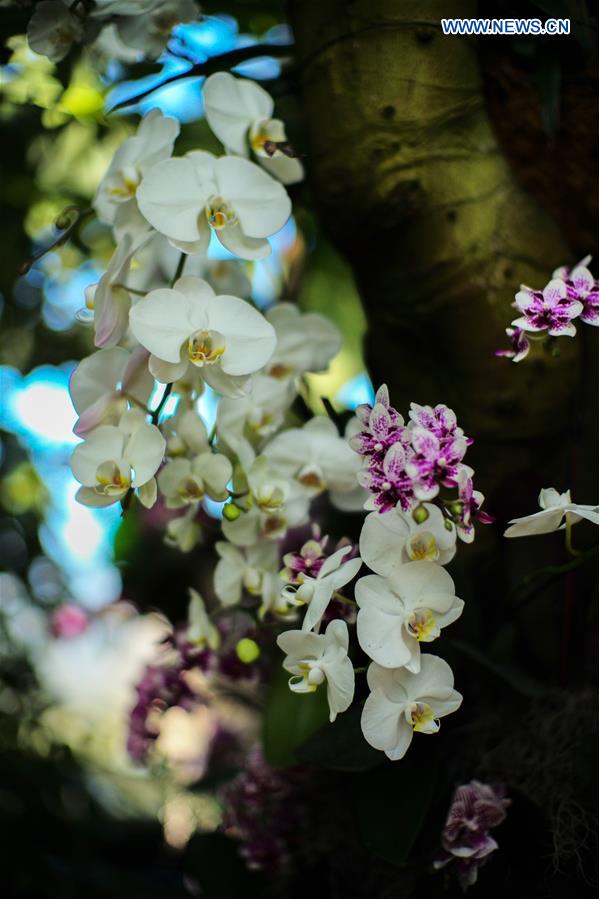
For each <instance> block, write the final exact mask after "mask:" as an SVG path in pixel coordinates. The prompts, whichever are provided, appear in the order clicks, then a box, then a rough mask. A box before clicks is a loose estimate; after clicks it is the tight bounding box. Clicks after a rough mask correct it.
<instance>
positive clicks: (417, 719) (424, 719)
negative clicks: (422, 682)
mask: <svg viewBox="0 0 599 899" xmlns="http://www.w3.org/2000/svg"><path fill="white" fill-rule="evenodd" d="M434 720H435V715H434V712H433V710H432V709H431V707H430V705H427V704H426V703H425V702H415V703H414V704H413V706H412V709H411V713H410V724H411V725H412V727H413V728H414V730H415V731H423V730H426V729H427V725H428V724H430V722H431V721H434Z"/></svg>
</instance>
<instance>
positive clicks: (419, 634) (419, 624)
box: [406, 609, 439, 643]
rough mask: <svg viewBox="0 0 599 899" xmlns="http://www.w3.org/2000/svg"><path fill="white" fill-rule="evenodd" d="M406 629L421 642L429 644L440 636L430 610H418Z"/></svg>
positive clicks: (409, 620) (411, 616)
mask: <svg viewBox="0 0 599 899" xmlns="http://www.w3.org/2000/svg"><path fill="white" fill-rule="evenodd" d="M406 628H407V630H408V633H409V634H411V636H412V637H416V639H417V640H418V641H419V642H425V643H428V642H430V641H431V640H434V639H435V637H436V636H438V634H439V629H438V627H437V625H436V622H435V618H434V616H433V613H432V612H431V611H430V609H416V610H415V611H414V612H412V614H411V615H410V617H409V618H408V620H407V621H406Z"/></svg>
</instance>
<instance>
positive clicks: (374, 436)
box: [350, 385, 492, 542]
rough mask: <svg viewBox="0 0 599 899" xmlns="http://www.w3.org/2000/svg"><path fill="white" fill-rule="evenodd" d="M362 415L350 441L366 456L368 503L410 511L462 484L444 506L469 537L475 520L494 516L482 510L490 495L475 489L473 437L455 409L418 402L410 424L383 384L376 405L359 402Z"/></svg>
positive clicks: (379, 508) (385, 509)
mask: <svg viewBox="0 0 599 899" xmlns="http://www.w3.org/2000/svg"><path fill="white" fill-rule="evenodd" d="M356 415H357V417H358V420H359V421H360V423H361V424H362V426H363V429H362V430H361V431H360V432H359V433H357V434H356V435H355V436H354V437H352V438H351V440H350V445H351V446H352V448H353V449H354V450H355V451H356V452H357V453H359V454H360V455H361V456H363V457H364V468H363V469H362V471H361V472H360V474H359V476H358V479H359V481H360V484H361V485H362V486H363V487H366V489H367V490H369V491H370V493H371V494H372V497H371V499H370V500H368V501H367V504H366V508H369V509H373V510H375V511H377V512H388V511H390V510H391V509H393V508H395V507H397V508H398V509H401V511H403V512H409V511H412V510H413V509H415V508H416V507H417V506H418V505H419V504H420V503H422V502H430V501H431V500H434V499H435V498H436V497H437V496H438V494H439V492H440V490H441V488H442V487H443V488H448V489H455V488H457V489H458V491H459V494H458V498H457V499H456V500H454V501H451V502H450V501H444V502H443V507H444V511H445V514H446V515H447V517H448V518H450V519H451V520H452V521H454V522H455V524H456V526H457V528H458V533H459V534H460V536H461V538H462V539H463V540H466V541H467V542H470V541H471V540H472V539H473V536H474V531H473V520H474V519H478V520H480V521H482V522H484V523H489V522H490V521H492V518H491V517H490V516H489V515H486V514H485V513H483V512H479V508H480V505H481V503H482V501H483V499H484V497H483V496H482V494H481V493H479V492H478V491H475V490H474V489H473V486H472V474H473V471H472V469H471V468H470V467H469V466H467V465H465V464H464V463H463V459H464V456H465V454H466V450H467V449H468V447H469V446H470V444H471V443H472V440H471V439H470V438H469V437H466V436H465V435H464V432H463V430H462V429H461V428H460V427H458V424H457V421H456V416H455V413H454V412H453V411H452V410H451V409H449V408H448V407H447V406H445V405H443V404H439V405H437V406H435V407H434V408H432V407H431V406H419V405H418V404H417V403H412V404H411V408H410V414H409V418H410V420H409V422H408V423H407V424H406V423H405V422H404V419H403V417H402V416H401V415H400V414H399V412H397V410H396V409H394V408H393V407H392V406H391V405H390V404H389V392H388V390H387V387H386V386H385V385H383V386H382V387H380V388H379V390H378V391H377V394H376V397H375V401H374V405H373V406H370V405H367V404H366V405H363V406H359V407H358V409H357V410H356Z"/></svg>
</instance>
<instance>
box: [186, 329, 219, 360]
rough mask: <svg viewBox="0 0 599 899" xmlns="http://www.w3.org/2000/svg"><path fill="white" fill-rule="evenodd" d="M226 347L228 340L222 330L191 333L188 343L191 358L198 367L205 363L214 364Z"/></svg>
mask: <svg viewBox="0 0 599 899" xmlns="http://www.w3.org/2000/svg"><path fill="white" fill-rule="evenodd" d="M225 349H226V341H225V338H224V335H223V334H221V333H220V331H208V330H203V331H196V332H195V334H192V335H191V337H190V338H189V342H188V344H187V353H188V355H189V359H190V361H191V362H192V363H193V364H194V365H197V366H198V368H202V366H204V365H214V363H215V362H218V360H219V359H220V357H221V356H222V354H223V353H224V352H225Z"/></svg>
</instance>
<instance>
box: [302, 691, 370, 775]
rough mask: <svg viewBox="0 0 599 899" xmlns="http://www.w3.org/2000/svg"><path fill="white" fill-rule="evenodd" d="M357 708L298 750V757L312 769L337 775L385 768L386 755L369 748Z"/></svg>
mask: <svg viewBox="0 0 599 899" xmlns="http://www.w3.org/2000/svg"><path fill="white" fill-rule="evenodd" d="M361 714H362V710H361V709H360V708H358V707H357V706H354V707H353V708H351V709H349V710H348V711H347V712H344V713H343V715H340V716H339V717H338V718H337V720H336V721H335V722H334V723H333V724H328V725H326V726H325V727H321V728H320V729H319V730H317V731H316V732H315V733H313V734H312V735H311V736H310V737H308V739H307V740H305V742H303V743H302V744H301V746H298V748H297V750H296V752H295V754H296V757H297V758H298V759H299V760H300V761H301V762H305V763H306V764H308V765H316V766H318V767H321V768H330V769H331V770H333V771H368V770H369V769H370V768H375V767H376V766H377V765H380V764H382V762H383V761H384V758H385V757H384V755H383V753H382V752H379V751H378V750H377V749H373V748H372V746H369V745H368V743H367V742H366V740H365V739H364V736H363V734H362V728H361V727H360V717H361Z"/></svg>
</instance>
